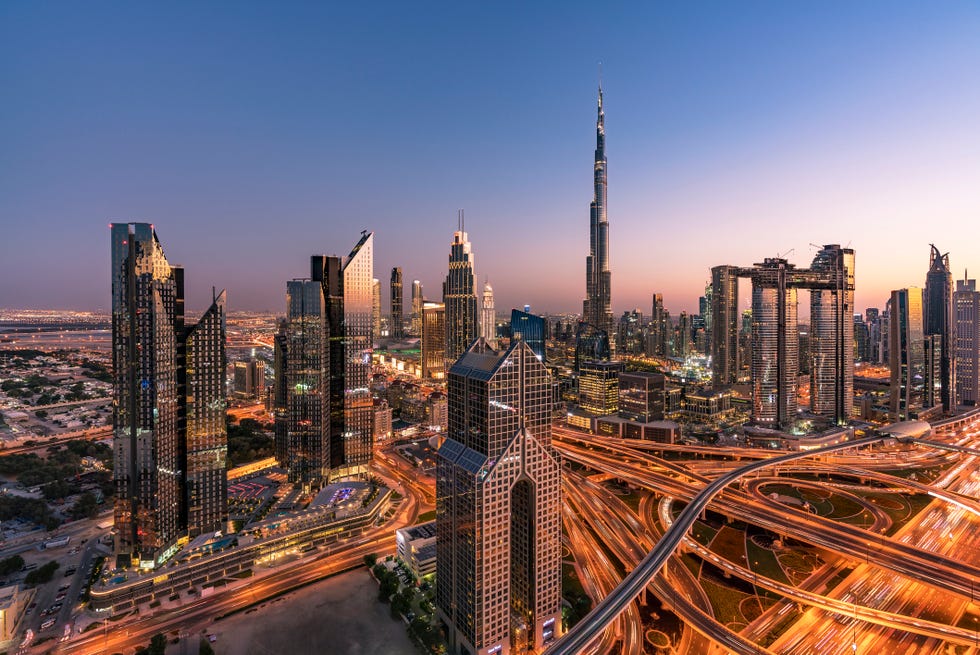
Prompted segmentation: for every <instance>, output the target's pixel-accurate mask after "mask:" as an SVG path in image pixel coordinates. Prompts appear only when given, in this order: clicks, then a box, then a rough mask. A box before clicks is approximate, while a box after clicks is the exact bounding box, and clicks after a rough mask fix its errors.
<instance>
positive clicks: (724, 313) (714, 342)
mask: <svg viewBox="0 0 980 655" xmlns="http://www.w3.org/2000/svg"><path fill="white" fill-rule="evenodd" d="M738 272H739V269H738V268H736V267H735V266H715V267H714V268H712V269H711V303H712V307H711V316H712V320H711V332H712V333H711V383H712V384H714V385H716V386H717V385H726V384H735V383H736V382H738V372H739V370H740V369H741V365H740V363H739V347H738V334H739V329H738V328H739V325H738V324H739V314H738ZM661 302H662V301H661Z"/></svg>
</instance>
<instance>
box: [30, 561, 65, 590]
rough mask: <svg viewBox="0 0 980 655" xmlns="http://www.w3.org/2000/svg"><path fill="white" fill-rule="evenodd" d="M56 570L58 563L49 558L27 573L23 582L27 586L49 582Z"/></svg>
mask: <svg viewBox="0 0 980 655" xmlns="http://www.w3.org/2000/svg"><path fill="white" fill-rule="evenodd" d="M57 570H58V563H57V562H56V561H54V560H51V561H50V562H48V563H47V564H45V565H44V566H42V567H40V568H36V569H34V570H33V571H31V572H30V573H28V574H27V577H25V578H24V584H26V585H27V586H29V587H33V586H35V585H39V584H44V583H45V582H51V578H53V577H54V572H55V571H57Z"/></svg>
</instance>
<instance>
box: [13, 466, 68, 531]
mask: <svg viewBox="0 0 980 655" xmlns="http://www.w3.org/2000/svg"><path fill="white" fill-rule="evenodd" d="M0 459H2V458H0ZM13 519H22V520H24V521H29V522H31V523H36V524H37V525H40V526H42V527H44V529H46V530H54V529H55V528H57V527H58V526H59V525H61V521H59V520H58V517H56V516H55V515H54V513H53V512H52V511H51V508H50V507H48V504H47V503H46V502H44V501H43V500H40V499H38V498H22V497H21V496H9V495H2V496H0V522H2V521H11V520H13Z"/></svg>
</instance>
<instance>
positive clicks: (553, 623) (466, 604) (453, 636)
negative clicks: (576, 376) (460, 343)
mask: <svg viewBox="0 0 980 655" xmlns="http://www.w3.org/2000/svg"><path fill="white" fill-rule="evenodd" d="M448 392H449V430H448V433H447V439H446V441H445V443H444V444H443V445H442V447H441V448H440V449H439V462H438V465H437V476H436V535H437V536H436V577H437V578H438V580H439V584H438V585H436V607H437V611H438V613H439V616H440V618H441V619H442V620H443V621H444V622H445V623H446V625H447V626H448V630H447V633H448V637H449V644H450V650H449V652H450V653H452V654H453V655H461V654H463V653H468V654H471V655H508V654H509V653H512V652H513V653H517V652H525V651H526V650H527V647H528V646H531V647H532V648H534V650H535V651H536V652H540V651H541V650H542V649H543V648H544V647H545V646H546V645H547V644H548V643H549V642H551V641H552V640H554V639H555V638H557V637H559V636H560V634H561V465H560V463H559V459H558V456H557V454H555V453H554V451H553V450H552V446H551V399H552V387H551V379H550V376H549V375H548V372H547V370H546V369H545V367H544V364H542V363H541V362H540V361H539V360H538V358H537V357H536V356H535V355H534V353H533V352H531V349H530V348H529V347H528V346H527V344H526V343H524V342H523V341H520V340H515V341H514V342H513V343H512V344H511V346H510V348H508V349H507V350H506V351H504V352H500V353H498V352H495V351H494V350H492V349H490V348H489V347H487V345H486V342H485V341H483V340H482V339H480V340H478V341H476V342H474V343H473V344H472V345H471V346H470V348H469V349H468V350H467V351H466V352H465V353H464V354H463V355H462V356H461V357H460V358H459V360H458V361H457V362H456V363H455V364H454V365H453V366H452V368H451V369H450V371H449V382H448Z"/></svg>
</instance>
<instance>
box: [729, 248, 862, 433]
mask: <svg viewBox="0 0 980 655" xmlns="http://www.w3.org/2000/svg"><path fill="white" fill-rule="evenodd" d="M740 277H748V278H751V280H752V310H751V312H750V313H749V314H748V315H747V316H748V320H749V321H750V325H751V339H750V348H749V350H751V354H750V355H749V357H750V361H751V377H752V419H753V421H755V422H757V423H759V424H761V425H765V426H768V427H777V428H789V427H791V425H792V423H793V422H794V421H795V420H796V412H797V387H798V378H799V374H800V370H801V361H803V360H801V355H800V347H801V346H800V344H801V338H802V333H801V332H800V330H799V327H798V323H797V289H809V290H810V329H809V330H806V331H805V335H806V339H805V344H806V351H807V352H806V354H805V364H806V365H805V366H804V367H803V368H804V369H806V370H808V372H810V374H811V375H812V378H811V381H812V384H811V410H812V411H813V412H814V413H816V414H819V415H822V416H826V417H827V418H831V419H833V420H834V421H835V422H845V421H847V420H849V418H850V415H851V406H852V403H853V398H852V396H853V388H854V317H853V314H852V312H853V305H854V251H853V250H851V249H850V248H841V247H840V246H839V245H837V244H830V245H826V246H824V247H823V248H822V249H821V250H820V251H819V252H818V253H817V255H816V257H815V258H814V260H813V264H812V265H811V267H810V268H809V269H797V268H796V267H795V266H793V265H792V264H790V263H789V262H787V261H786V260H785V259H780V258H767V259H766V260H765V261H764V262H763V263H761V264H755V265H754V266H753V267H751V268H739V267H735V266H716V267H714V268H712V269H711V279H712V293H711V295H712V302H713V307H712V314H713V316H712V321H713V323H714V334H713V338H712V342H713V343H712V351H713V352H712V355H713V357H712V366H713V371H712V377H713V380H714V381H715V382H716V383H719V384H729V383H731V381H732V371H733V370H734V371H737V370H738V367H739V364H738V362H739V360H740V359H741V357H742V355H741V354H740V353H739V350H740V347H739V348H733V347H732V336H733V334H734V333H735V328H736V325H737V324H736V323H735V322H734V321H735V320H737V316H738V313H737V312H738V290H737V289H738V278H740ZM733 319H734V320H733ZM743 321H744V317H743ZM743 325H744V323H743ZM735 375H736V377H737V373H736V374H735Z"/></svg>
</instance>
